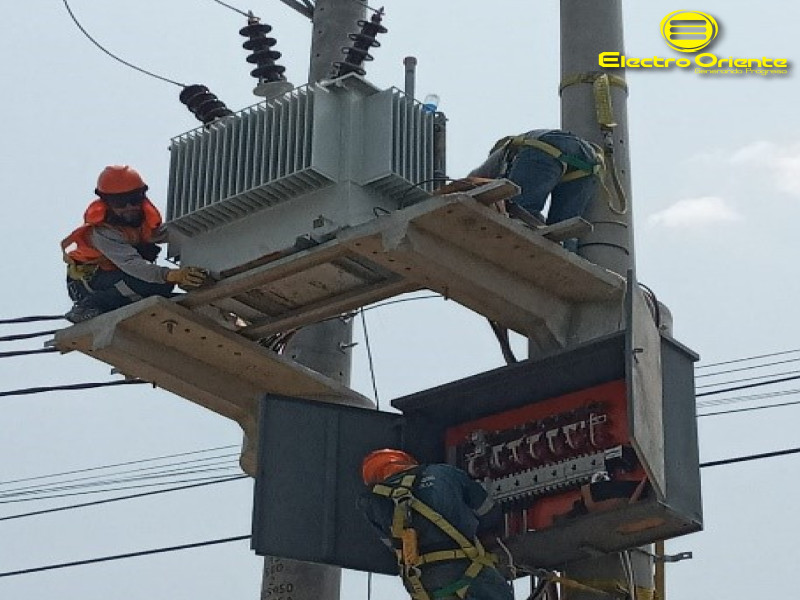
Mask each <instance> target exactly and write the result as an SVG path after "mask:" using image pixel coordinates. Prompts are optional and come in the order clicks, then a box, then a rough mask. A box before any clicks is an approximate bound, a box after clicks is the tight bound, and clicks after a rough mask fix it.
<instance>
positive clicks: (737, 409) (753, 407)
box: [697, 400, 800, 419]
mask: <svg viewBox="0 0 800 600" xmlns="http://www.w3.org/2000/svg"><path fill="white" fill-rule="evenodd" d="M796 404H800V400H795V401H793V402H780V403H778V404H768V405H766V406H752V407H750V408H732V409H730V410H720V411H717V412H711V413H704V414H702V415H697V418H698V419H699V418H701V417H716V416H719V415H730V414H733V413H740V412H752V411H755V410H764V409H767V408H781V407H783V406H795V405H796Z"/></svg>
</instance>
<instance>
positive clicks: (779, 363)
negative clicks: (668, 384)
mask: <svg viewBox="0 0 800 600" xmlns="http://www.w3.org/2000/svg"><path fill="white" fill-rule="evenodd" d="M793 362H800V358H790V359H789V360H777V361H774V362H771V363H766V364H763V365H753V366H752V367H740V368H738V369H727V370H725V371H717V372H716V373H703V374H702V375H695V379H703V378H705V377H715V376H717V375H727V374H728V373H740V372H741V371H752V370H754V369H762V368H764V367H773V366H775V365H785V364H788V363H793ZM698 368H699V367H698Z"/></svg>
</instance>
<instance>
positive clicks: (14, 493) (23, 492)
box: [0, 461, 239, 504]
mask: <svg viewBox="0 0 800 600" xmlns="http://www.w3.org/2000/svg"><path fill="white" fill-rule="evenodd" d="M218 464H219V463H210V464H208V465H203V467H204V468H192V469H172V470H168V471H163V472H156V473H147V474H143V475H136V476H130V477H124V478H122V479H106V480H99V481H84V482H82V483H77V484H74V485H61V484H62V483H68V482H57V483H54V484H53V485H52V486H49V487H48V486H30V487H27V488H26V487H23V488H17V489H13V490H6V491H3V492H0V499H3V498H14V497H19V496H36V495H41V494H48V493H51V492H63V491H67V490H81V489H87V488H93V487H104V486H109V485H117V484H120V483H130V482H141V481H148V480H152V479H162V478H174V477H179V476H183V475H196V474H199V473H209V472H211V471H223V470H228V469H233V468H236V469H237V470H238V468H239V465H238V463H234V464H233V465H231V464H230V461H225V466H215V465H218ZM112 476H113V475H112ZM167 483H169V482H163V484H164V485H165V484H167ZM100 491H103V490H100ZM30 499H32V500H40V499H41V498H30ZM0 504H3V502H2V500H0Z"/></svg>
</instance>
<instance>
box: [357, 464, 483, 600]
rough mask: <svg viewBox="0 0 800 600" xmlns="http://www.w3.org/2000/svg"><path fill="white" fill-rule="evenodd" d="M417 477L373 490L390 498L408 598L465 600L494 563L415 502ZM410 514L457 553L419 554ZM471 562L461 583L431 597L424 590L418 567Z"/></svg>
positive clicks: (476, 542) (472, 544)
mask: <svg viewBox="0 0 800 600" xmlns="http://www.w3.org/2000/svg"><path fill="white" fill-rule="evenodd" d="M416 477H417V475H416V473H412V474H409V475H405V476H403V477H402V478H401V479H400V482H399V483H398V484H397V485H396V486H390V485H385V484H382V483H379V484H378V485H375V486H373V488H372V492H373V493H374V494H377V495H379V496H384V497H387V498H391V499H392V500H393V501H394V513H393V514H392V528H391V530H392V537H393V538H394V541H395V544H397V542H398V541H399V542H400V545H401V547H400V548H395V555H396V557H397V563H398V566H399V567H400V570H401V572H402V573H403V578H404V579H405V581H406V582H407V584H408V585H409V587H410V588H411V591H410V593H411V597H412V598H413V599H414V600H431V596H433V598H434V599H440V598H445V597H448V596H457V597H458V598H464V597H465V596H466V594H467V590H468V589H469V586H470V583H471V582H472V580H473V579H474V578H475V577H477V576H478V573H480V572H481V569H483V567H485V566H493V564H494V560H493V558H494V557H492V555H491V554H488V553H487V552H486V550H484V548H483V545H482V544H481V543H480V541H478V540H475V541H474V542H472V541H470V540H469V539H467V538H466V536H464V534H462V533H461V532H460V531H459V530H458V529H456V528H455V527H454V526H453V525H452V524H450V522H449V521H447V520H446V519H445V518H444V517H443V516H442V515H440V514H439V513H438V512H436V511H435V510H433V509H432V508H431V507H430V506H428V505H427V504H425V503H424V502H421V501H420V500H418V499H417V498H416V497H415V496H414V495H413V494H412V493H411V490H412V488H413V485H414V481H415V480H416ZM411 511H415V512H417V513H419V514H420V515H422V516H423V517H425V518H426V519H427V520H428V521H430V522H431V523H433V524H434V525H436V527H438V528H439V529H440V530H441V531H442V532H444V533H445V534H446V535H448V536H449V537H450V538H452V539H453V541H455V542H456V544H458V546H459V547H458V548H457V549H453V550H439V551H436V552H428V553H427V554H422V555H420V554H419V550H418V542H417V532H416V530H414V529H413V528H412V527H410V523H411ZM460 559H468V560H470V561H471V562H470V565H469V566H468V567H467V569H466V570H465V571H464V575H463V576H462V578H461V579H459V580H458V581H456V582H454V583H453V584H451V585H450V586H445V587H444V588H442V589H441V590H436V591H435V592H433V593H432V594H429V593H428V591H427V590H426V589H425V588H424V587H423V585H422V580H421V575H422V572H421V571H420V569H419V567H420V566H422V565H425V564H430V563H434V562H439V561H444V560H460Z"/></svg>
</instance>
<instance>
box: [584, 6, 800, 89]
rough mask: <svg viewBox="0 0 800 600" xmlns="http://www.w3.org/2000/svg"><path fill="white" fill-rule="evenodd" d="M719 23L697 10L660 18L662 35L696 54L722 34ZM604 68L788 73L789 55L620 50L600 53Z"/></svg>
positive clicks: (676, 47)
mask: <svg viewBox="0 0 800 600" xmlns="http://www.w3.org/2000/svg"><path fill="white" fill-rule="evenodd" d="M719 30H720V28H719V23H718V22H717V20H716V19H715V18H714V17H713V16H712V15H710V14H708V13H706V12H701V11H698V10H676V11H674V12H671V13H669V14H668V15H667V16H666V17H664V18H663V19H662V20H661V36H662V37H663V38H664V40H665V41H666V42H667V44H668V45H669V47H670V48H672V49H673V50H676V51H677V52H683V53H696V52H699V51H700V50H702V49H703V48H706V47H707V46H708V45H709V44H711V42H713V41H714V38H716V37H717V34H718V33H719ZM598 64H599V65H600V66H601V67H608V68H623V69H671V68H680V69H688V68H691V67H694V72H695V73H698V74H701V75H761V76H766V75H787V74H788V73H789V59H788V58H770V57H767V56H761V57H760V58H749V57H744V58H740V57H733V56H728V57H719V56H717V55H716V54H712V53H710V52H704V53H702V54H696V55H695V56H694V57H693V59H690V58H686V57H684V58H667V57H660V56H653V57H648V58H633V57H630V56H625V55H624V54H622V53H620V52H601V53H600V55H599V57H598Z"/></svg>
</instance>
